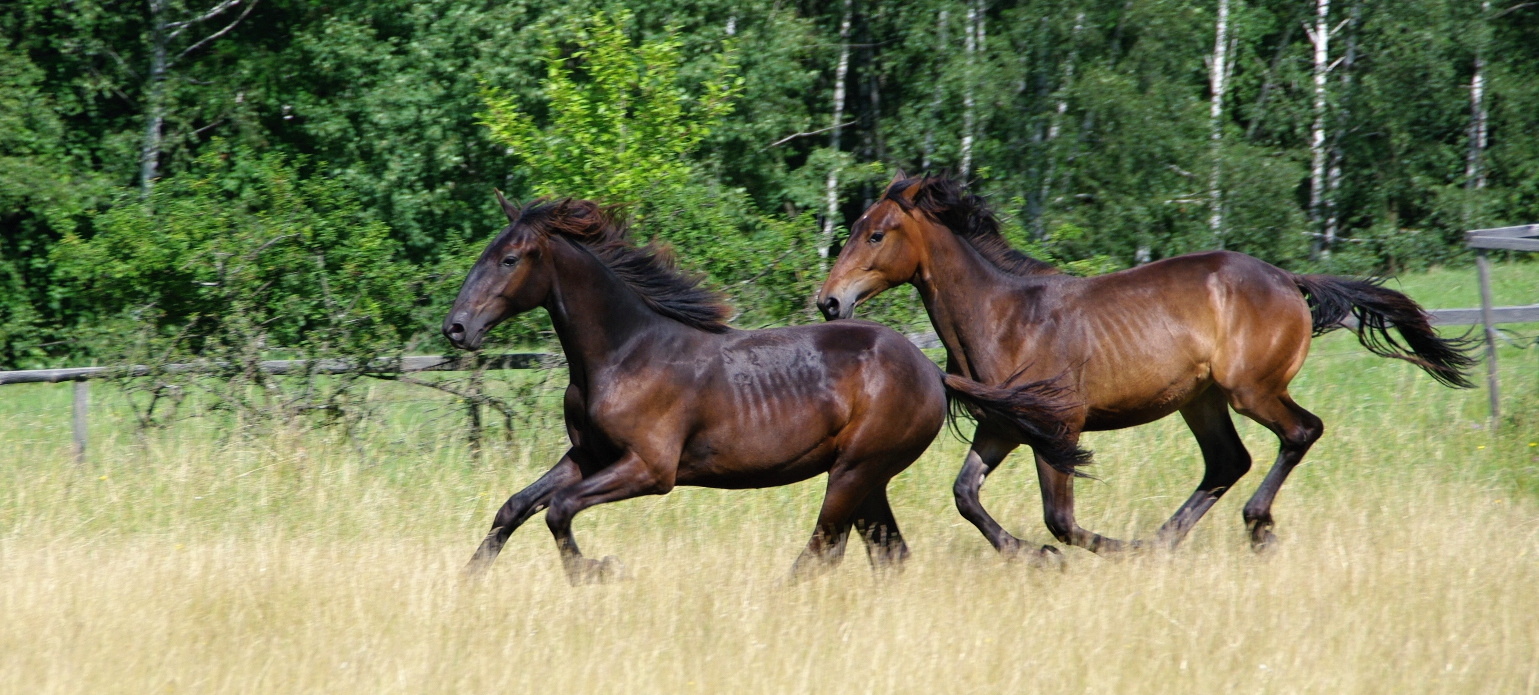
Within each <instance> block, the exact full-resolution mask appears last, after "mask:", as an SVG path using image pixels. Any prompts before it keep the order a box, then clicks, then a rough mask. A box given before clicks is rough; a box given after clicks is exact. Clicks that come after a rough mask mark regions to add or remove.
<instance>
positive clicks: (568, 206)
mask: <svg viewBox="0 0 1539 695" xmlns="http://www.w3.org/2000/svg"><path fill="white" fill-rule="evenodd" d="M571 210H572V199H571V198H562V199H561V202H559V203H556V214H557V215H565V214H567V213H568V212H571Z"/></svg>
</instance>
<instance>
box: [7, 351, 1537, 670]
mask: <svg viewBox="0 0 1539 695" xmlns="http://www.w3.org/2000/svg"><path fill="white" fill-rule="evenodd" d="M1354 349H1355V346H1349V345H1348V343H1346V342H1344V341H1338V342H1335V343H1329V342H1327V343H1326V345H1325V346H1324V347H1322V348H1321V349H1319V350H1317V352H1325V353H1327V354H1329V353H1332V352H1339V353H1342V354H1343V355H1347V356H1344V357H1339V358H1336V359H1337V360H1338V361H1337V362H1334V363H1330V366H1328V367H1327V368H1324V369H1315V370H1314V371H1311V372H1307V373H1306V377H1305V378H1304V379H1303V380H1301V384H1300V388H1299V389H1298V390H1297V391H1298V397H1299V401H1300V402H1301V403H1303V404H1305V406H1306V407H1309V408H1311V409H1313V410H1315V411H1316V412H1318V413H1319V414H1320V415H1321V416H1322V417H1323V418H1324V419H1325V420H1326V423H1327V428H1328V429H1327V434H1326V438H1325V439H1324V440H1323V441H1322V442H1321V443H1320V445H1318V446H1317V447H1316V449H1315V451H1314V452H1313V453H1312V454H1311V456H1310V457H1309V459H1307V460H1306V463H1305V464H1304V466H1302V467H1301V468H1300V469H1299V470H1298V472H1297V473H1296V474H1295V476H1294V479H1293V480H1292V481H1291V482H1290V484H1289V485H1288V486H1287V487H1285V488H1284V490H1283V493H1282V496H1281V497H1280V499H1279V502H1278V506H1277V518H1278V528H1277V531H1278V534H1279V536H1280V537H1281V539H1282V544H1281V546H1280V547H1279V548H1278V549H1277V550H1276V551H1275V552H1273V553H1271V554H1269V555H1267V556H1257V555H1254V554H1252V553H1251V552H1250V551H1249V549H1248V547H1247V545H1246V542H1245V538H1244V533H1243V528H1242V524H1241V522H1240V518H1239V517H1240V514H1239V509H1240V506H1241V505H1242V504H1243V502H1244V500H1245V498H1246V497H1247V496H1248V495H1249V493H1250V491H1251V490H1252V489H1253V488H1254V486H1255V484H1256V483H1257V482H1258V481H1259V479H1260V473H1261V470H1260V469H1261V468H1262V467H1264V466H1265V465H1268V464H1269V463H1270V457H1271V455H1272V453H1273V452H1275V443H1274V440H1273V439H1272V438H1271V437H1270V435H1268V434H1266V433H1265V432H1263V431H1261V430H1260V429H1259V428H1257V427H1255V426H1253V425H1244V426H1243V427H1242V433H1243V434H1244V436H1245V438H1246V441H1247V443H1248V444H1249V445H1250V447H1251V449H1252V451H1253V452H1254V453H1255V454H1256V458H1257V460H1258V461H1257V465H1258V470H1256V471H1253V472H1252V474H1251V475H1250V476H1247V479H1246V480H1245V481H1244V482H1243V483H1242V485H1241V486H1240V488H1239V489H1237V490H1236V491H1235V492H1234V493H1232V494H1231V495H1230V496H1228V497H1226V498H1225V499H1224V500H1223V501H1222V502H1221V503H1220V504H1219V505H1218V506H1217V507H1215V508H1214V510H1213V511H1212V512H1211V513H1210V514H1209V516H1208V517H1207V518H1206V519H1204V521H1203V522H1202V524H1200V525H1199V526H1198V527H1197V529H1196V531H1195V532H1194V533H1193V535H1192V537H1191V538H1190V539H1189V541H1188V543H1187V544H1186V545H1185V546H1183V547H1182V548H1181V549H1180V550H1178V551H1176V552H1174V553H1168V554H1153V555H1146V556H1136V557H1129V558H1126V559H1121V560H1105V559H1101V558H1098V557H1095V556H1092V555H1089V554H1086V553H1083V552H1079V551H1067V553H1066V554H1067V560H1068V562H1067V566H1066V569H1065V571H1063V572H1057V571H1048V570H1041V569H1033V568H1031V567H1027V566H1023V565H1019V564H1009V563H1006V562H1003V561H1001V560H999V559H998V558H997V557H996V556H994V555H993V554H992V552H991V551H989V550H988V547H987V544H986V543H985V542H984V541H983V539H982V538H981V536H979V534H978V533H977V532H976V531H975V530H973V529H972V528H971V526H969V525H967V524H966V523H965V522H964V521H962V520H961V518H960V517H959V516H958V515H957V514H956V513H955V511H954V510H953V509H952V507H951V500H950V492H949V490H950V478H951V476H952V475H953V473H954V472H955V469H956V466H957V464H958V462H959V461H960V458H961V452H962V450H963V447H962V445H961V444H959V443H956V442H954V441H948V442H945V443H942V444H939V445H937V447H935V448H934V450H932V451H931V452H930V453H929V454H928V455H926V457H925V458H924V459H922V460H921V461H920V462H919V463H918V464H917V465H916V466H915V467H914V468H913V469H911V470H910V471H909V472H907V473H905V474H904V475H903V476H901V477H900V478H899V479H898V480H897V481H896V482H895V485H894V489H893V493H892V498H893V501H894V505H895V507H896V511H897V514H898V519H899V522H900V523H901V524H903V526H904V530H905V533H906V535H907V536H908V537H909V539H910V543H911V545H912V548H913V552H914V557H913V560H912V561H911V562H910V564H909V565H908V568H907V571H906V572H904V573H903V574H901V575H900V576H895V577H888V578H885V579H875V578H873V576H872V574H871V572H870V571H869V570H868V569H867V568H866V562H865V558H864V554H863V553H862V551H861V550H860V549H859V547H858V546H857V545H854V544H852V546H851V548H850V555H849V557H848V559H847V561H846V563H845V566H844V567H843V568H841V569H840V570H839V571H837V572H835V573H833V574H832V575H830V576H828V577H825V578H821V579H818V580H815V581H812V582H809V583H805V584H800V585H794V586H787V585H785V584H784V582H783V580H784V578H785V575H786V571H787V569H788V568H789V566H790V563H791V560H792V559H793V558H794V557H795V555H796V553H797V552H798V550H799V549H800V546H801V544H802V543H803V542H804V541H805V534H806V533H807V532H808V530H809V529H810V527H811V523H812V518H813V514H814V510H815V508H816V505H817V502H818V499H819V497H820V495H821V487H820V485H821V482H820V481H816V480H815V481H811V482H809V483H805V484H802V485H799V486H793V487H790V488H782V489H775V490H765V491H749V492H719V491H704V490H679V491H677V492H675V493H674V494H673V495H670V496H668V497H665V498H647V499H643V500H635V501H631V502H626V503H622V504H616V505H611V506H608V507H603V508H599V509H596V510H592V511H590V512H585V513H584V514H583V515H582V516H580V517H579V518H578V524H577V528H578V534H579V539H580V540H581V541H582V542H583V543H584V548H585V550H587V551H588V552H589V553H590V554H592V555H594V556H601V555H605V554H614V555H618V556H620V557H621V559H622V560H623V561H624V562H625V563H626V565H627V567H628V568H629V570H630V572H631V574H632V575H633V578H632V579H631V580H630V581H627V582H624V583H621V584H617V585H610V586H595V587H583V588H577V589H574V588H571V587H568V586H567V584H566V582H565V579H564V577H563V576H562V575H561V574H560V572H559V566H558V565H559V563H558V561H557V558H556V554H555V550H554V547H553V544H552V543H551V541H550V538H549V534H548V533H546V532H545V529H544V528H543V524H541V523H539V520H538V519H536V520H535V521H534V522H533V523H531V524H530V525H529V526H527V527H526V528H524V529H522V530H521V531H520V532H519V533H518V534H516V535H515V536H514V539H513V541H512V542H511V543H510V544H509V546H508V548H507V549H506V551H505V552H504V553H503V556H502V558H501V559H500V560H499V561H498V564H497V566H496V567H495V568H494V570H493V572H492V573H491V575H490V576H489V577H488V579H487V580H486V581H485V582H483V583H482V584H481V585H479V586H476V587H473V588H465V587H462V586H460V585H459V584H458V583H457V576H456V574H457V571H458V570H459V568H460V566H461V564H462V563H463V562H464V561H465V560H466V559H468V557H469V554H470V551H471V550H472V549H473V547H474V545H475V543H476V541H477V540H478V539H479V536H480V535H481V533H483V532H484V527H485V525H486V523H487V522H488V521H489V519H490V515H491V513H492V511H493V510H494V509H495V507H496V505H497V504H498V503H500V501H501V500H502V499H503V498H504V497H505V496H506V495H507V494H509V493H510V492H512V491H514V490H515V489H516V488H517V487H518V486H520V485H522V484H524V483H526V482H527V481H529V480H531V479H532V478H533V476H534V475H535V474H536V473H537V472H538V469H539V468H540V467H541V465H542V463H543V462H545V461H546V460H547V459H548V457H549V456H550V454H551V447H553V446H555V443H554V442H552V441H549V440H544V439H542V440H540V441H539V442H538V445H537V446H526V447H525V448H522V449H520V448H516V447H515V448H513V449H510V450H508V451H503V452H500V455H498V456H493V457H491V458H492V463H490V464H488V465H480V466H477V465H471V464H467V463H466V462H465V461H464V459H463V456H462V451H461V449H460V447H459V445H458V444H456V443H454V442H453V439H452V438H450V437H445V436H422V437H418V438H416V439H412V438H411V436H410V434H411V433H410V431H409V430H410V425H409V424H402V425H400V426H399V427H401V430H400V431H396V432H382V433H375V435H373V436H375V437H376V438H377V439H378V441H379V442H382V443H381V444H380V445H379V446H378V447H375V448H373V449H371V451H369V452H368V455H360V454H359V453H358V452H357V451H356V450H354V449H353V448H352V447H351V445H348V444H346V443H339V442H335V441H328V440H325V439H324V438H321V437H317V436H313V435H302V436H295V437H291V438H283V437H273V438H264V439H260V440H254V441H247V442H239V441H237V442H235V443H232V444H224V445H219V444H215V443H212V442H210V441H208V440H205V439H201V438H196V437H178V436H165V437H157V438H152V439H151V440H150V441H148V442H146V443H136V442H135V441H133V439H132V438H131V437H129V436H127V435H115V436H110V437H107V438H106V439H107V440H108V441H105V442H102V443H101V444H100V445H99V446H98V447H97V451H96V459H95V462H94V463H92V464H91V465H90V466H89V467H88V468H87V469H75V468H73V467H72V466H71V464H69V463H68V460H67V458H66V456H65V455H64V453H65V452H64V451H63V448H62V444H63V443H64V442H67V441H68V438H67V436H60V435H62V434H63V432H62V431H61V430H62V424H61V423H62V421H60V420H57V419H50V418H53V417H54V416H53V415H46V414H43V413H41V412H30V411H29V412H21V413H12V414H10V415H7V416H5V417H4V418H3V426H4V428H5V432H4V433H0V437H3V445H4V446H5V447H6V448H8V449H9V451H10V452H11V454H9V455H8V457H14V458H13V460H14V461H15V463H14V464H7V465H6V466H4V467H3V471H0V473H3V476H0V496H3V498H0V691H4V692H15V693H59V692H132V693H150V692H156V693H158V692H198V693H218V692H241V693H250V692H373V693H396V692H399V693H435V692H537V691H538V692H544V691H550V692H667V693H692V692H701V693H713V692H734V693H737V692H763V693H783V692H838V693H852V692H854V693H868V692H869V693H898V692H902V693H909V692H932V693H939V692H948V693H949V692H982V693H1004V692H1010V693H1016V692H1046V693H1061V692H1097V693H1099V692H1124V693H1190V692H1258V693H1269V692H1276V693H1300V692H1311V693H1400V692H1436V693H1460V692H1469V693H1524V692H1536V691H1539V581H1536V580H1539V543H1536V541H1539V505H1536V502H1535V500H1534V499H1533V498H1532V497H1531V496H1530V495H1528V494H1515V493H1514V489H1515V483H1514V482H1513V481H1514V476H1517V477H1518V478H1522V476H1524V475H1530V474H1531V472H1532V470H1533V469H1535V468H1539V447H1530V446H1529V442H1531V441H1534V438H1535V437H1536V435H1539V433H1536V432H1531V431H1524V430H1523V429H1522V427H1521V426H1509V427H1508V428H1507V429H1506V430H1505V433H1504V434H1499V435H1493V434H1492V433H1490V432H1489V431H1487V430H1484V429H1481V419H1480V408H1481V404H1482V400H1481V394H1479V393H1467V394H1460V393H1454V392H1450V391H1446V390H1442V389H1439V388H1438V387H1437V386H1436V385H1434V384H1432V383H1431V381H1430V380H1429V379H1426V378H1425V377H1423V376H1421V375H1419V374H1416V373H1415V372H1414V371H1412V370H1411V369H1409V368H1408V367H1406V366H1404V365H1401V364H1397V363H1392V362H1389V361H1385V360H1373V359H1370V358H1359V357H1356V356H1352V355H1355V354H1356V353H1354V352H1352V351H1353V350H1354ZM1327 362H1329V360H1327ZM1317 364H1318V362H1317ZM1520 378H1521V376H1520ZM1527 378H1528V382H1523V381H1521V380H1519V379H1515V380H1513V381H1512V382H1510V383H1514V384H1525V383H1526V384H1527V386H1526V388H1533V384H1532V381H1533V378H1532V376H1531V375H1530V376H1528V377H1527ZM1517 388H1523V386H1518V387H1517ZM403 441H404V442H406V443H405V444H402V443H401V442H403ZM392 442H393V443H392ZM1089 443H1090V445H1091V446H1093V447H1094V448H1095V450H1096V453H1097V457H1098V459H1099V461H1101V463H1100V464H1099V465H1098V466H1096V468H1097V471H1096V472H1097V473H1098V474H1099V475H1101V476H1103V477H1104V478H1105V482H1100V483H1094V482H1091V483H1084V484H1082V485H1081V486H1080V490H1081V493H1080V498H1081V500H1080V501H1081V507H1080V517H1081V520H1082V521H1083V522H1084V524H1085V525H1086V526H1087V527H1088V528H1091V529H1094V530H1098V531H1102V532H1106V533H1110V534H1113V535H1119V534H1120V535H1121V536H1124V537H1127V536H1147V535H1149V534H1150V533H1151V532H1152V531H1153V529H1154V528H1156V527H1157V526H1158V524H1159V523H1160V522H1161V521H1162V520H1163V518H1164V516H1165V515H1167V514H1169V513H1170V512H1171V511H1172V510H1173V509H1174V508H1175V507H1176V506H1177V505H1178V504H1179V502H1180V501H1181V500H1182V499H1184V498H1185V496H1186V494H1187V492H1188V491H1189V490H1190V488H1191V486H1192V485H1193V484H1194V483H1195V482H1196V480H1197V478H1198V477H1199V470H1200V464H1199V463H1198V461H1197V456H1196V446H1195V444H1194V443H1193V442H1192V441H1191V440H1190V437H1189V436H1188V435H1187V434H1185V432H1184V430H1183V428H1182V426H1181V425H1180V423H1179V421H1178V420H1172V421H1168V422H1162V423H1158V424H1156V425H1154V426H1151V427H1146V428H1141V429H1138V430H1133V431H1128V432H1120V433H1106V434H1097V435H1093V436H1092V438H1091V439H1090V441H1089ZM1514 471H1517V473H1514ZM1524 471H1528V472H1527V473H1525V472H1524ZM1525 479H1526V478H1525ZM1036 494H1037V493H1036V485H1035V481H1034V479H1033V477H1032V476H1031V474H1030V472H1029V471H1028V470H1027V467H1026V466H1024V465H1021V464H1020V461H1016V462H1015V463H1014V464H1013V465H1008V466H1007V468H1006V469H1005V470H1004V471H1002V472H1001V473H1000V474H998V475H996V477H995V479H992V480H991V481H990V484H989V486H988V487H986V488H985V495H986V497H985V499H986V502H987V503H988V504H989V505H990V506H991V508H992V509H993V510H994V511H995V512H996V516H998V517H999V518H1001V519H1002V520H1007V521H1006V523H1007V524H1008V525H1010V526H1012V527H1013V528H1014V530H1015V531H1016V532H1017V533H1019V534H1021V535H1024V536H1026V537H1029V538H1034V539H1038V540H1041V541H1046V540H1048V538H1047V534H1046V532H1045V530H1044V529H1043V527H1042V525H1041V523H1040V521H1039V520H1038V519H1039V517H1040V507H1039V506H1038V505H1037V503H1036Z"/></svg>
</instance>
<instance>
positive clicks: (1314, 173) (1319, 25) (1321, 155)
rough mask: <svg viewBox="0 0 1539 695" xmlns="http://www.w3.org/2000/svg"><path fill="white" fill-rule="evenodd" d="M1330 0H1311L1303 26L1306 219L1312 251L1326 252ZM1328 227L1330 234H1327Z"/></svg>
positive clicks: (1331, 66)
mask: <svg viewBox="0 0 1539 695" xmlns="http://www.w3.org/2000/svg"><path fill="white" fill-rule="evenodd" d="M1330 16H1331V0H1315V23H1314V26H1312V27H1311V26H1307V25H1306V26H1305V27H1304V31H1305V32H1306V33H1307V34H1308V35H1309V43H1310V44H1311V45H1312V46H1313V47H1314V69H1313V71H1312V72H1313V74H1314V109H1313V111H1314V124H1313V125H1312V126H1311V127H1310V131H1309V160H1310V166H1309V221H1310V224H1311V226H1312V227H1314V234H1315V240H1314V253H1315V255H1319V254H1322V253H1329V252H1330V247H1331V244H1332V243H1333V242H1335V240H1336V239H1335V237H1334V230H1327V229H1326V228H1325V227H1326V225H1325V216H1326V215H1325V205H1326V202H1325V201H1326V195H1325V188H1326V178H1325V177H1326V158H1327V153H1326V144H1325V129H1326V116H1327V113H1326V111H1327V108H1326V107H1327V99H1328V97H1329V94H1328V91H1327V79H1328V77H1329V76H1330V73H1331V70H1333V69H1334V68H1335V67H1336V66H1335V64H1333V63H1332V62H1331V37H1332V36H1335V35H1336V32H1337V31H1339V30H1340V29H1341V26H1340V25H1337V26H1335V27H1332V26H1331V25H1330ZM1328 231H1329V232H1330V234H1329V235H1328Z"/></svg>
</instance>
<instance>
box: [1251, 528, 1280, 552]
mask: <svg viewBox="0 0 1539 695" xmlns="http://www.w3.org/2000/svg"><path fill="white" fill-rule="evenodd" d="M1276 548H1277V536H1276V535H1275V534H1273V533H1272V532H1271V531H1262V532H1261V533H1257V534H1253V535H1252V536H1251V537H1250V549H1251V551H1252V552H1255V553H1256V554H1258V555H1265V554H1267V553H1270V552H1272V550H1274V549H1276Z"/></svg>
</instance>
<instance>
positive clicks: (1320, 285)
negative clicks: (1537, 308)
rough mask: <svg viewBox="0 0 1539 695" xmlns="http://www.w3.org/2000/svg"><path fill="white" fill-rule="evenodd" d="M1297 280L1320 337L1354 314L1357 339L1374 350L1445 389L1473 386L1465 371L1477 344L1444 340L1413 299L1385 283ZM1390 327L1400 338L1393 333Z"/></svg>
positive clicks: (1471, 363) (1327, 278) (1319, 278)
mask: <svg viewBox="0 0 1539 695" xmlns="http://www.w3.org/2000/svg"><path fill="white" fill-rule="evenodd" d="M1293 281H1294V282H1295V283H1296V284H1297V285H1298V287H1299V290H1301V291H1302V292H1303V293H1304V299H1305V300H1306V301H1308V302H1309V312H1310V313H1311V314H1312V315H1313V316H1314V328H1315V335H1320V334H1321V333H1325V332H1327V331H1330V330H1333V329H1335V328H1338V327H1339V326H1340V325H1341V322H1342V320H1343V319H1346V318H1347V316H1348V315H1351V316H1355V317H1356V318H1357V322H1358V330H1357V340H1358V342H1360V343H1362V344H1363V347H1365V348H1368V351H1369V352H1372V353H1373V354H1375V355H1379V356H1380V357H1393V358H1395V359H1401V360H1405V361H1407V362H1410V363H1411V364H1414V365H1416V366H1418V367H1421V368H1422V369H1423V370H1425V371H1426V372H1427V373H1428V374H1430V375H1432V378H1434V379H1437V380H1438V383H1440V384H1443V385H1444V386H1450V387H1455V388H1465V389H1467V388H1471V387H1473V386H1474V384H1472V383H1470V380H1469V376H1468V375H1467V374H1466V373H1465V372H1466V371H1468V370H1469V369H1470V368H1471V367H1473V366H1475V364H1476V360H1475V358H1474V357H1471V356H1470V354H1469V353H1470V351H1471V350H1472V349H1474V347H1475V344H1474V341H1471V340H1465V339H1462V338H1439V337H1438V335H1437V332H1436V331H1434V330H1432V324H1431V323H1430V322H1429V321H1428V318H1429V317H1428V315H1427V312H1426V311H1423V310H1422V308H1421V306H1420V305H1418V304H1417V303H1416V302H1415V301H1413V300H1412V299H1411V298H1410V297H1407V296H1405V295H1404V294H1401V293H1399V292H1396V291H1394V290H1392V289H1389V288H1387V287H1383V286H1382V285H1381V284H1380V283H1382V282H1383V281H1382V280H1354V279H1351V278H1341V277H1333V276H1330V275H1295V276H1293ZM1391 326H1394V328H1395V331H1396V332H1398V333H1399V334H1400V338H1399V339H1396V338H1395V336H1393V335H1391V334H1390V332H1389V328H1390V327H1391ZM1402 341H1403V343H1402Z"/></svg>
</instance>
